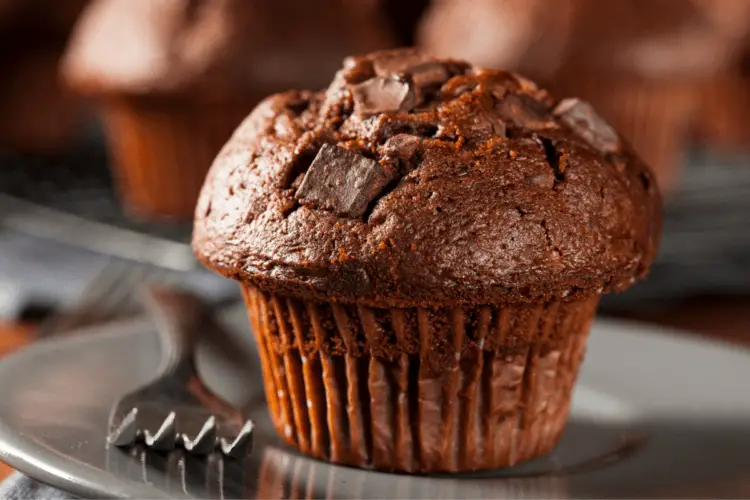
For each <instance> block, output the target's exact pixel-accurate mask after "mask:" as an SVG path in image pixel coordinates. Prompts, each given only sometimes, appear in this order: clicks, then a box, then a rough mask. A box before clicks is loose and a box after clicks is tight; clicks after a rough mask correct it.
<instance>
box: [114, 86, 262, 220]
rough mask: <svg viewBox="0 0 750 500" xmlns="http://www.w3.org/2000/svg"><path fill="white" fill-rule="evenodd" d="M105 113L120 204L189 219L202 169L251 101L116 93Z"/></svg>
mask: <svg viewBox="0 0 750 500" xmlns="http://www.w3.org/2000/svg"><path fill="white" fill-rule="evenodd" d="M102 104H103V113H102V115H103V117H104V123H105V126H106V132H107V139H108V142H109V148H110V156H111V157H112V160H113V162H112V163H113V168H114V174H115V175H114V177H115V179H116V181H117V183H118V188H119V192H120V197H121V199H122V202H123V204H124V205H125V206H126V208H127V209H128V210H130V211H131V212H133V213H135V214H137V215H140V216H145V217H170V218H177V219H185V220H189V219H192V217H193V210H194V208H195V202H196V200H197V199H198V194H199V193H200V189H201V187H202V185H203V181H204V180H205V177H206V173H207V171H208V169H209V167H210V166H211V163H212V162H213V160H214V158H215V157H216V155H217V153H218V152H219V150H220V149H221V148H222V146H223V145H224V144H225V143H226V142H227V140H229V138H230V136H231V135H232V133H233V132H234V130H235V128H236V127H237V126H238V125H239V124H240V123H241V122H242V120H243V119H244V118H245V117H246V116H247V115H248V114H249V113H250V111H252V106H253V103H252V102H246V103H245V102H232V103H215V104H205V105H197V104H193V103H188V102H184V101H179V100H171V99H168V98H163V99H160V98H151V99H145V98H130V99H128V98H120V99H115V98H112V99H108V100H106V101H104V102H103V103H102Z"/></svg>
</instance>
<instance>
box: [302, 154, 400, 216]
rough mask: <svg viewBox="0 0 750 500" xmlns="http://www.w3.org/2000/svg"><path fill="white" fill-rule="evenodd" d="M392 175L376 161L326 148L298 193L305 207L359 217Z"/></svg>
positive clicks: (315, 161) (314, 163)
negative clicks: (309, 206) (310, 206)
mask: <svg viewBox="0 0 750 500" xmlns="http://www.w3.org/2000/svg"><path fill="white" fill-rule="evenodd" d="M390 180H391V175H389V174H388V172H387V171H386V170H385V169H384V168H383V167H382V166H381V165H380V164H379V163H378V162H376V161H375V160H371V159H369V158H365V157H364V156H362V155H358V154H357V153H353V152H351V151H348V150H346V149H344V148H340V147H338V146H331V145H329V144H326V145H324V146H323V147H322V148H321V149H320V152H318V155H317V156H316V157H315V160H313V162H312V165H310V168H309V170H308V171H307V173H306V174H305V177H304V179H302V184H301V185H300V187H299V189H297V194H296V197H297V199H298V200H299V201H300V203H302V204H303V205H308V204H309V205H312V206H315V207H319V208H323V209H326V210H331V211H333V212H336V213H337V214H340V215H345V216H347V217H359V216H361V215H362V214H364V213H365V210H367V205H368V204H369V203H370V202H371V201H372V200H374V199H375V197H376V196H377V195H378V194H380V192H381V191H382V190H383V188H384V187H385V185H386V184H388V182H390Z"/></svg>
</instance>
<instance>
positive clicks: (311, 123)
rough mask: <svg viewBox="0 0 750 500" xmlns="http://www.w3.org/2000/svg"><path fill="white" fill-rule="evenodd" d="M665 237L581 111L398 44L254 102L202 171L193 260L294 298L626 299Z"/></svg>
mask: <svg viewBox="0 0 750 500" xmlns="http://www.w3.org/2000/svg"><path fill="white" fill-rule="evenodd" d="M347 165H350V166H351V168H346V166H347ZM353 172H354V173H355V174H356V175H353ZM660 227H661V198H660V194H659V191H658V188H657V186H656V184H655V182H654V181H653V178H652V174H651V172H650V170H649V169H648V167H647V166H646V165H644V164H643V162H642V161H641V160H640V159H639V158H638V157H637V156H636V155H635V154H634V153H633V151H632V148H631V147H630V146H629V145H628V144H627V143H626V142H625V141H624V140H623V139H622V138H621V137H620V136H619V134H617V132H615V131H614V130H613V129H612V128H611V127H609V125H607V124H606V123H605V122H604V121H603V120H602V119H601V118H600V117H599V116H598V115H597V114H596V112H595V111H594V110H593V109H592V108H591V107H590V106H589V105H588V104H586V103H585V102H582V101H579V100H576V99H564V100H562V101H556V100H555V99H553V98H552V97H551V96H550V95H549V94H548V93H547V92H545V91H544V90H541V89H539V88H538V87H537V86H536V85H535V84H533V83H532V82H530V81H528V80H526V79H524V78H522V77H520V76H518V75H514V74H511V73H507V72H504V71H498V70H489V69H482V68H476V67H472V66H471V65H469V64H468V63H465V62H461V61H454V60H438V59H434V58H432V57H429V56H427V55H424V54H422V53H419V52H416V51H413V50H410V49H402V50H396V51H385V52H378V53H373V54H369V55H367V56H362V57H349V58H347V59H346V60H345V62H344V67H343V68H342V69H341V70H340V71H339V72H338V73H337V74H336V76H335V78H334V80H333V82H332V83H331V85H330V86H329V88H328V89H327V90H326V91H323V92H318V93H314V92H308V91H290V92H286V93H283V94H277V95H273V96H271V97H269V98H267V99H266V100H264V101H263V102H262V103H261V104H260V105H258V107H257V108H256V109H255V110H254V111H253V112H252V114H251V115H250V116H249V117H248V118H247V119H246V120H245V122H244V123H243V124H242V125H241V126H240V127H239V129H238V130H237V131H236V132H235V134H234V136H233V137H232V139H231V140H230V141H229V142H228V144H227V145H226V146H225V147H224V149H223V150H222V152H221V153H220V154H219V156H218V157H217V159H216V160H215V162H214V164H213V166H212V168H211V171H210V173H209V175H208V177H207V180H206V183H205V185H204V188H203V192H202V195H201V198H200V200H199V203H198V206H197V209H196V217H195V228H194V234H193V247H194V250H195V253H196V256H197V257H198V258H199V259H200V260H201V261H202V262H203V263H205V264H206V265H207V266H208V267H210V268H213V269H215V270H216V271H218V272H220V273H222V274H224V275H226V276H227V277H230V278H234V279H237V280H239V281H244V282H249V283H252V284H254V285H256V286H258V287H260V288H261V289H264V290H267V291H269V292H273V293H280V294H282V295H288V296H293V297H299V298H303V299H319V300H328V301H334V302H357V303H363V304H368V305H371V306H374V307H410V306H420V307H424V306H453V305H466V304H489V303H493V304H503V303H519V302H539V301H551V300H559V299H563V300H574V299H576V298H580V297H585V296H589V295H597V294H600V293H604V292H609V291H614V290H621V289H623V288H625V287H627V286H629V285H630V284H632V283H633V282H635V281H636V280H637V279H639V278H641V277H643V276H644V275H645V274H646V272H647V269H648V266H649V264H650V263H651V261H652V260H653V258H654V256H655V254H656V249H657V246H658V238H659V232H660Z"/></svg>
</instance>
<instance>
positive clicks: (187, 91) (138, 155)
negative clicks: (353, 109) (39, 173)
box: [63, 0, 393, 218]
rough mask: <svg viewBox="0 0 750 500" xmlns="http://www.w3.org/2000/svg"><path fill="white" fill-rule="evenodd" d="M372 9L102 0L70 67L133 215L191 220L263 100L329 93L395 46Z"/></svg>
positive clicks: (225, 0)
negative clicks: (354, 55)
mask: <svg viewBox="0 0 750 500" xmlns="http://www.w3.org/2000/svg"><path fill="white" fill-rule="evenodd" d="M392 43H393V42H392V39H391V35H390V31H389V29H388V26H387V24H386V22H385V21H381V20H380V12H379V9H378V5H377V4H376V3H374V2H356V3H354V2H346V1H343V0H340V1H331V2H297V1H291V0H287V1H276V2H247V1H245V0H163V1H159V2H154V1H151V0H96V1H94V2H93V3H92V4H91V5H90V6H89V8H88V9H87V11H86V12H85V13H84V15H83V16H82V18H81V20H80V22H79V24H78V26H77V28H76V30H75V34H74V36H73V38H72V41H71V44H70V47H69V50H68V53H67V54H66V57H65V60H64V64H63V74H64V76H65V78H66V80H67V81H68V82H69V84H70V85H71V86H72V87H73V88H75V89H76V90H77V91H79V92H80V93H82V94H85V95H88V96H92V97H94V98H95V99H96V101H97V103H98V104H99V108H100V110H101V116H102V118H103V121H104V125H105V130H106V135H107V138H108V142H109V148H110V153H111V156H112V160H113V167H114V169H115V174H116V175H115V177H116V179H117V181H118V182H119V188H120V193H121V197H122V199H123V201H124V203H125V204H126V205H127V207H128V208H129V209H130V210H132V211H133V212H135V213H138V214H141V215H150V216H153V215H159V216H170V217H175V218H190V217H191V216H192V210H193V206H194V203H195V200H196V198H197V195H198V190H199V188H200V186H201V184H202V182H203V178H204V176H205V173H206V171H207V169H208V167H209V166H210V163H211V160H212V159H213V157H214V156H215V155H216V153H217V152H218V150H219V149H220V148H221V146H222V145H223V144H224V142H226V140H227V139H228V138H229V136H230V135H231V133H232V131H233V130H234V128H236V127H237V125H239V123H240V121H241V120H242V119H243V118H244V117H245V116H246V115H247V114H248V112H249V110H251V109H252V107H253V106H254V104H255V103H256V102H257V101H258V100H259V99H260V98H261V97H263V96H265V95H267V94H269V93H271V92H274V91H279V90H284V89H287V88H292V87H295V86H300V85H302V86H305V87H307V88H317V87H320V86H322V85H324V84H325V81H326V75H328V74H329V73H330V72H331V71H333V70H334V69H335V68H336V67H337V65H338V64H339V62H340V60H341V59H342V58H343V57H344V56H345V55H346V54H347V53H349V52H351V51H354V52H362V51H367V50H370V49H373V48H378V47H386V46H390V45H391V44H392Z"/></svg>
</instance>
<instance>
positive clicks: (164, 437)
mask: <svg viewBox="0 0 750 500" xmlns="http://www.w3.org/2000/svg"><path fill="white" fill-rule="evenodd" d="M175 418H176V415H175V412H173V411H170V412H169V415H167V418H165V419H164V422H162V424H161V427H159V430H158V431H156V433H155V434H151V432H149V430H148V429H146V430H145V431H144V435H145V438H146V446H148V447H149V448H151V449H153V450H157V451H166V450H171V449H174V447H175V444H176V442H177V432H176V431H175Z"/></svg>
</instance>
